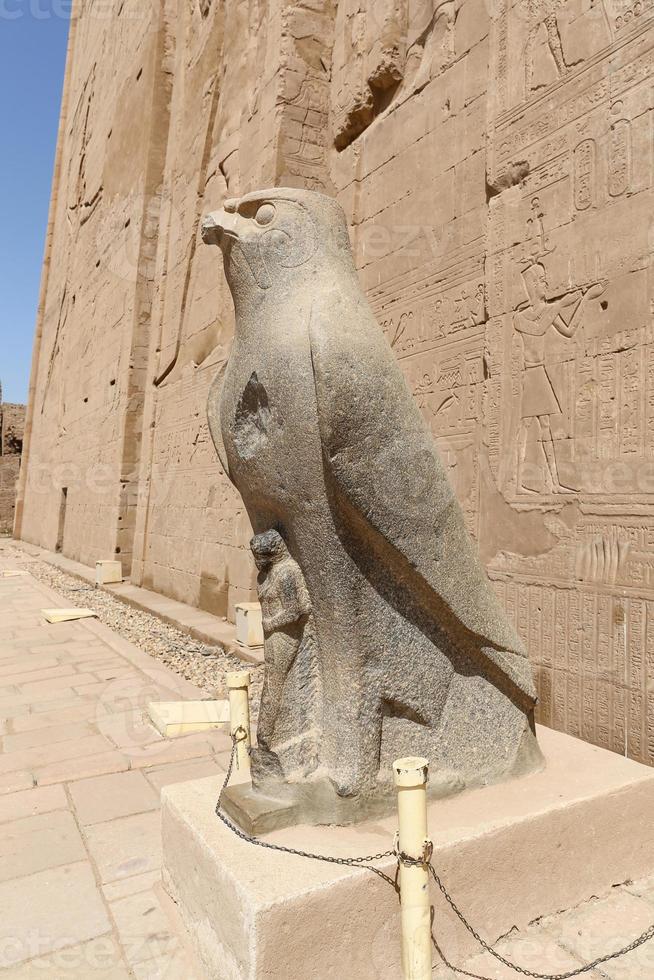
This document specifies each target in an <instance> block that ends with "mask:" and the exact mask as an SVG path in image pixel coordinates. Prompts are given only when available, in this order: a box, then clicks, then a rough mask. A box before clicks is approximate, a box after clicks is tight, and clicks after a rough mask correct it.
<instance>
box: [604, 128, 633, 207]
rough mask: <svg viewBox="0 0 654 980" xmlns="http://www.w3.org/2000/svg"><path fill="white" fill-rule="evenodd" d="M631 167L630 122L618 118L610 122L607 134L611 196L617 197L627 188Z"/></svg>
mask: <svg viewBox="0 0 654 980" xmlns="http://www.w3.org/2000/svg"><path fill="white" fill-rule="evenodd" d="M630 169H631V123H630V122H629V120H628V119H618V120H617V122H614V123H612V124H611V131H610V134H609V166H608V189H609V194H610V195H611V197H619V196H620V195H621V194H624V193H625V191H627V190H628V189H629V176H630Z"/></svg>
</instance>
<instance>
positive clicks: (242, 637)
mask: <svg viewBox="0 0 654 980" xmlns="http://www.w3.org/2000/svg"><path fill="white" fill-rule="evenodd" d="M236 640H237V642H238V643H240V645H241V646H244V647H260V646H263V623H262V619H261V605H260V603H258V602H239V603H238V604H237V606H236Z"/></svg>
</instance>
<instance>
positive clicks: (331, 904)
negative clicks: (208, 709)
mask: <svg viewBox="0 0 654 980" xmlns="http://www.w3.org/2000/svg"><path fill="white" fill-rule="evenodd" d="M539 738H540V741H541V745H542V748H543V751H544V753H545V756H546V758H547V767H546V769H545V770H544V771H542V772H538V773H532V774H530V775H528V776H525V777H523V778H521V779H516V780H513V781H510V782H508V783H502V784H498V785H495V786H489V787H486V788H485V789H481V790H474V791H470V792H467V793H464V794H461V795H460V796H457V797H453V798H450V799H446V800H440V801H434V802H433V803H431V804H430V806H429V820H430V836H431V838H432V840H433V842H434V857H433V864H434V867H435V868H436V869H437V871H438V873H439V874H440V875H441V877H442V880H443V882H444V884H445V886H446V887H447V888H448V889H449V891H450V893H451V895H452V897H453V898H454V900H455V901H456V902H457V904H458V905H459V907H460V908H461V910H462V911H463V912H464V913H465V914H466V915H467V916H468V917H469V919H470V921H471V922H472V924H473V926H474V927H475V928H476V929H477V930H478V931H479V932H480V934H481V935H482V936H483V937H484V938H485V939H486V940H488V941H490V942H491V943H494V942H497V941H498V939H499V938H500V937H501V936H503V935H505V934H506V933H507V932H508V931H509V930H511V929H516V930H523V929H525V928H526V927H527V926H528V925H529V923H531V922H533V921H534V920H535V919H537V918H539V917H541V916H545V915H551V914H554V913H557V912H559V911H562V910H564V909H570V908H573V907H575V906H576V905H578V904H579V903H581V902H585V901H587V900H589V899H590V898H591V897H592V896H593V895H601V894H602V893H606V892H608V891H609V890H610V889H611V887H612V886H613V885H616V884H619V883H621V882H624V881H628V880H637V879H639V878H643V877H645V876H647V875H648V874H652V873H653V872H654V821H652V819H651V813H652V812H653V809H654V771H653V770H652V769H650V768H649V767H646V766H642V765H639V764H638V763H635V762H632V761H630V760H628V759H625V758H623V757H621V756H618V755H615V754H613V753H610V752H607V751H605V750H603V749H600V748H597V747H596V746H591V745H588V744H586V743H585V742H581V741H579V740H577V739H574V738H571V737H570V736H567V735H563V734H561V733H558V732H552V731H549V730H547V729H540V730H539ZM220 783H221V780H220V778H209V779H202V780H198V781H194V782H188V783H184V784H182V785H177V786H169V787H167V788H166V789H165V790H164V791H163V814H162V819H163V847H164V882H165V884H166V887H167V889H168V890H169V892H170V894H171V895H172V896H173V898H174V899H175V901H176V902H177V903H178V906H179V909H180V912H181V915H182V917H183V919H184V921H185V924H186V927H187V929H188V932H189V937H190V938H191V941H192V942H193V943H194V945H195V947H196V949H197V952H198V954H199V955H200V957H201V959H202V962H203V965H204V968H205V970H206V973H207V977H208V980H263V978H264V977H265V978H266V980H287V978H288V977H302V978H303V980H322V978H324V977H330V976H332V977H348V980H379V977H382V976H383V977H384V980H399V978H400V961H399V955H400V924H399V906H398V901H397V895H396V893H395V891H394V890H393V888H391V887H390V885H388V884H387V883H386V882H384V881H383V880H381V879H380V878H379V877H377V876H375V875H373V874H372V873H371V872H368V871H365V870H361V869H356V868H351V867H347V866H335V865H329V864H324V863H320V862H316V861H311V860H308V859H307V858H302V857H295V856H290V855H284V854H279V853H276V852H273V851H268V850H264V849H262V848H258V847H256V846H254V845H252V844H250V843H248V842H245V841H242V840H239V839H237V838H236V837H235V836H234V835H233V834H232V833H231V832H230V831H229V830H228V829H227V828H226V827H225V826H224V825H223V824H222V823H221V822H220V821H219V820H218V819H217V817H216V816H215V814H214V806H215V802H216V797H217V795H218V792H219V789H220ZM396 826H397V822H396V818H395V816H394V815H393V816H390V817H388V818H385V819H382V820H377V821H375V822H374V823H373V822H371V823H367V824H360V825H357V826H353V827H346V828H335V827H306V826H304V827H302V826H301V827H295V828H289V829H287V830H284V831H279V832H277V833H275V834H271V835H270V836H269V837H267V838H266V839H267V840H271V841H274V842H277V843H282V844H285V845H288V846H291V847H295V848H299V849H301V850H306V851H313V852H319V853H323V854H331V855H339V856H344V857H346V856H356V855H365V854H375V853H379V852H383V851H386V850H388V849H389V848H391V847H392V844H393V835H394V832H395V829H396ZM378 866H379V867H380V868H381V869H382V870H384V871H385V872H386V873H388V874H390V875H391V876H394V874H395V861H394V860H393V859H388V860H386V861H385V862H382V863H381V864H380V865H378ZM189 869H192V873H189ZM432 901H433V903H434V906H435V935H436V938H437V940H438V942H439V945H440V946H441V947H442V949H443V951H444V952H445V954H446V955H447V956H448V958H449V960H450V961H451V962H453V963H454V964H455V965H456V964H461V963H462V962H463V961H464V960H465V959H467V958H468V957H470V956H471V955H474V954H475V953H477V952H478V951H479V950H478V947H476V946H475V944H474V941H473V940H472V939H471V937H470V936H469V935H468V934H467V933H466V932H465V930H464V929H463V927H462V925H461V924H460V922H459V921H458V920H457V919H456V918H455V916H454V915H453V913H452V912H451V910H450V909H449V908H448V907H447V905H446V903H445V902H444V900H443V898H442V896H441V895H440V893H439V892H438V891H437V889H436V888H435V887H434V886H432ZM637 933H638V930H637V929H635V930H634V937H633V938H635V937H636V934H637ZM552 943H553V945H556V939H555V938H554V937H552ZM610 947H611V941H610V938H609V937H607V950H606V951H607V952H610V951H611V949H610ZM435 962H436V961H435Z"/></svg>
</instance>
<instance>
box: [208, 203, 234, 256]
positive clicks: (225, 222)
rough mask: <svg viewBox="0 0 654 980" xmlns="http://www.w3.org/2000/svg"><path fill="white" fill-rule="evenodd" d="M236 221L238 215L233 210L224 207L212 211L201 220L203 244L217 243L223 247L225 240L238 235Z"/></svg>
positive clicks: (232, 238)
mask: <svg viewBox="0 0 654 980" xmlns="http://www.w3.org/2000/svg"><path fill="white" fill-rule="evenodd" d="M237 223H238V215H237V214H235V213H234V212H230V211H226V210H225V209H224V208H221V209H220V211H212V212H211V214H208V215H206V217H205V218H204V220H203V221H202V241H203V242H204V243H205V245H219V246H220V247H221V248H223V247H224V245H225V244H226V242H227V241H229V240H230V239H231V240H234V239H237V238H238V237H239V236H238V231H237V230H236V226H237Z"/></svg>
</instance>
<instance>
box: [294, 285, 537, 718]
mask: <svg viewBox="0 0 654 980" xmlns="http://www.w3.org/2000/svg"><path fill="white" fill-rule="evenodd" d="M348 305H349V304H348V303H347V302H344V301H343V300H342V298H341V297H339V296H338V295H335V294H330V295H329V296H328V297H326V298H325V300H322V301H321V302H320V303H319V304H314V309H313V311H312V315H311V322H310V339H311V355H312V361H313V372H314V378H315V390H316V399H317V410H318V420H319V428H320V435H321V441H322V449H323V458H324V467H325V473H326V476H327V480H328V483H329V489H330V491H331V493H332V495H333V500H334V505H335V507H337V508H338V512H339V521H340V522H341V524H342V526H343V528H345V532H344V533H346V534H349V533H352V534H353V536H354V537H355V538H356V539H357V541H358V542H359V543H361V542H362V541H363V544H364V548H365V549H369V551H370V554H371V555H372V556H373V564H374V567H375V568H377V569H379V575H380V583H381V585H382V587H387V588H388V590H389V595H390V596H391V601H392V596H393V591H394V590H397V589H405V590H406V591H407V592H408V594H409V595H411V596H412V597H416V599H417V601H418V602H419V603H420V604H421V606H422V608H423V609H424V610H426V611H427V615H428V616H430V617H431V620H432V621H433V622H434V623H435V624H437V625H438V626H440V627H441V628H443V629H444V630H445V631H446V632H447V633H448V635H449V636H450V638H451V639H452V640H453V642H454V644H455V645H456V643H457V637H458V639H459V641H460V642H461V643H462V645H465V646H466V648H469V647H470V644H471V641H472V643H473V645H474V647H475V648H477V649H478V650H480V651H481V653H482V655H483V656H484V657H486V658H487V659H489V660H491V661H492V662H493V663H494V664H495V665H496V666H497V667H498V668H499V669H500V670H501V671H502V672H503V673H504V674H505V676H507V677H508V678H509V679H510V680H511V681H513V683H514V684H516V685H517V687H518V688H519V689H520V690H521V691H523V693H525V694H526V695H527V696H528V697H529V698H534V699H535V691H534V687H533V679H532V675H531V667H530V665H529V662H528V660H527V659H526V651H525V649H524V647H523V645H522V643H521V642H520V640H519V638H518V637H517V635H516V633H515V631H514V630H513V628H512V626H511V625H510V623H509V622H508V620H507V617H506V614H505V613H504V611H503V610H502V608H501V607H500V604H499V601H498V600H497V597H496V596H495V593H494V592H493V590H492V587H491V585H490V582H489V581H488V578H487V576H486V573H485V571H484V570H483V568H482V566H481V563H480V561H479V559H478V557H477V555H476V553H475V551H474V548H473V545H472V542H471V541H470V538H469V535H468V533H467V531H466V528H465V525H464V521H463V514H462V512H461V509H460V507H459V504H458V502H457V500H456V498H455V495H454V492H453V490H452V488H451V487H450V484H449V481H448V479H447V475H446V472H445V469H444V467H443V465H442V463H441V460H440V458H439V455H438V452H437V450H436V446H435V444H434V441H433V438H432V436H431V433H430V432H429V430H428V428H427V426H426V424H425V423H424V421H423V419H422V416H421V414H420V412H419V409H418V408H417V406H416V405H415V403H414V400H413V397H412V395H411V393H410V391H409V389H408V387H407V385H406V382H405V380H404V377H403V375H402V372H401V371H400V368H399V366H398V365H397V362H396V360H395V358H394V356H393V353H392V351H391V349H390V347H389V345H388V343H387V342H386V339H385V338H384V336H383V334H382V331H381V329H380V328H379V327H378V325H377V323H376V322H375V321H374V319H373V317H372V314H371V313H370V311H369V308H368V306H367V304H366V303H365V302H361V303H357V305H356V309H355V311H354V312H355V314H356V317H355V318H353V316H352V313H353V310H352V309H349V310H348V308H347V307H348ZM339 307H340V308H339ZM384 583H385V585H384ZM471 634H472V635H471Z"/></svg>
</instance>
